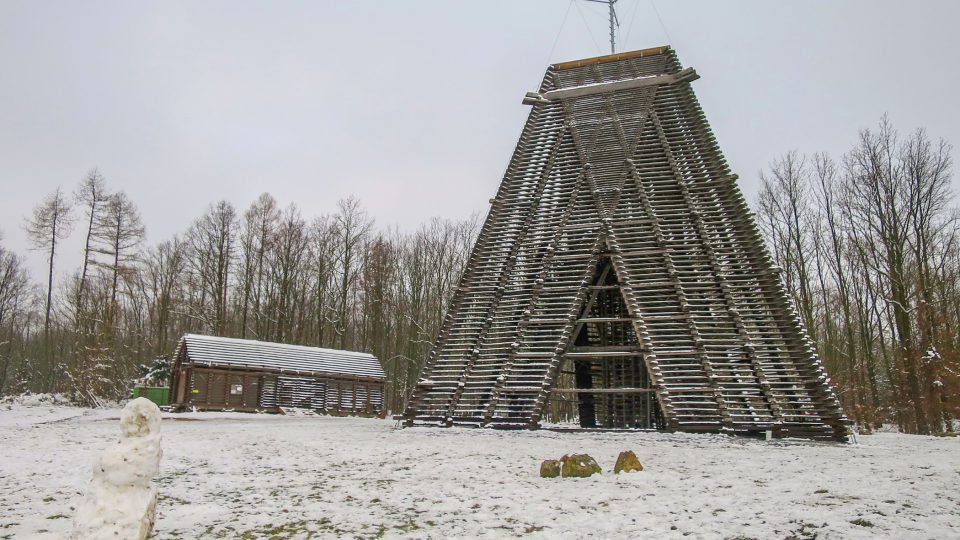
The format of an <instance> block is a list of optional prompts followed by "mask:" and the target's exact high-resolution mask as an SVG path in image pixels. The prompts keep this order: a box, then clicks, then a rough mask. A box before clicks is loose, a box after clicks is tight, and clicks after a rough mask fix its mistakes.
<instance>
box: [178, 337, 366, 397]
mask: <svg viewBox="0 0 960 540" xmlns="http://www.w3.org/2000/svg"><path fill="white" fill-rule="evenodd" d="M171 379H172V381H171V387H170V396H171V398H172V400H173V402H172V407H173V408H174V410H187V409H191V410H192V409H196V410H236V411H249V412H254V411H258V412H284V413H290V412H295V411H296V412H300V411H313V412H319V413H326V414H336V415H360V416H374V415H377V414H380V412H381V411H382V410H383V407H384V399H383V393H384V373H383V369H382V367H381V366H380V362H379V360H377V358H376V357H374V356H373V355H371V354H367V353H359V352H350V351H339V350H333V349H321V348H318V347H305V346H301V345H286V344H282V343H269V342H264V341H255V340H250V339H235V338H224V337H214V336H204V335H197V334H186V335H184V336H183V338H181V339H180V341H179V343H178V344H177V349H176V352H175V353H174V364H173V368H172V377H171Z"/></svg>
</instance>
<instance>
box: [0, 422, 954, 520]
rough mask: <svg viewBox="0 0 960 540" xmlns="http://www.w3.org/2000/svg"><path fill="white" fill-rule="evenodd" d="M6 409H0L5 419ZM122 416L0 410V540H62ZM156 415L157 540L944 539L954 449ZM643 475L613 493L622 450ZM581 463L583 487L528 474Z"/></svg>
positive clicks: (879, 441)
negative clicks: (564, 462)
mask: <svg viewBox="0 0 960 540" xmlns="http://www.w3.org/2000/svg"><path fill="white" fill-rule="evenodd" d="M8 407H9V408H8ZM118 418H119V410H86V409H76V408H69V407H62V406H40V407H38V406H32V407H30V406H22V405H18V404H13V405H0V538H18V539H19V538H62V537H64V536H65V534H66V532H67V531H69V529H70V522H71V520H70V518H71V517H72V515H73V507H74V506H75V504H76V501H77V498H78V497H79V496H80V495H81V493H82V491H83V490H84V489H85V486H86V484H87V482H88V480H89V478H90V466H91V464H92V463H93V460H94V458H95V457H96V456H97V455H98V454H99V453H100V451H101V450H103V448H104V447H106V446H107V445H110V444H116V440H117V439H118V436H119V428H118ZM394 426H395V424H394V422H391V421H387V420H376V419H355V418H329V417H282V416H272V415H246V414H239V413H233V414H229V413H223V414H216V413H207V414H188V415H165V419H164V421H163V422H162V431H163V452H164V456H163V461H162V463H161V476H160V480H159V489H160V502H159V506H158V517H157V524H156V530H155V536H154V537H155V538H327V537H336V536H346V537H361V538H373V537H388V538H389V537H398V536H404V537H413V538H446V537H476V536H487V537H495V538H498V537H510V536H519V535H526V534H532V535H535V536H540V537H544V538H574V537H583V536H590V535H595V536H597V537H605V538H611V537H637V536H639V537H648V538H813V537H814V536H816V537H817V538H820V539H824V538H877V537H889V538H957V537H960V490H958V488H957V486H958V485H960V439H951V438H933V437H918V436H906V435H897V434H886V433H885V434H878V435H872V436H861V437H860V439H859V444H850V445H837V444H822V443H810V442H804V441H774V442H764V441H759V440H747V439H742V438H733V437H726V436H719V435H685V434H655V433H647V434H637V433H633V434H628V433H593V434H587V433H556V432H550V431H539V432H503V431H490V430H462V429H445V430H441V429H423V428H415V429H403V430H395V429H394ZM628 449H629V450H633V451H635V452H636V453H637V455H638V456H639V457H640V460H641V461H642V462H643V465H644V467H645V468H646V470H645V471H643V472H640V473H633V474H624V475H619V476H615V475H613V474H612V473H611V472H610V470H611V469H612V468H613V463H614V461H615V459H616V456H617V454H618V453H619V452H620V451H621V450H628ZM570 452H586V453H589V454H591V455H592V456H593V457H595V458H596V459H597V461H598V462H599V463H600V464H601V466H602V467H603V468H604V473H603V475H602V476H594V477H591V478H587V479H560V478H556V479H542V478H540V477H539V476H538V470H539V465H540V462H541V460H543V459H548V458H558V457H560V456H561V455H563V454H565V453H570Z"/></svg>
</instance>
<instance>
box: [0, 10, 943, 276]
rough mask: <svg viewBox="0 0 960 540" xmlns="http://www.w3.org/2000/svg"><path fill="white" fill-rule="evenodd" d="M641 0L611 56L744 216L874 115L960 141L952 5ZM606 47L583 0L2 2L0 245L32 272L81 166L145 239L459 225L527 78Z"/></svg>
mask: <svg viewBox="0 0 960 540" xmlns="http://www.w3.org/2000/svg"><path fill="white" fill-rule="evenodd" d="M655 5H656V8H657V10H658V11H659V14H660V17H661V18H662V21H663V25H661V23H660V21H659V20H658V17H657V11H655V10H654V8H653V7H652V4H651V2H650V0H620V2H619V4H618V8H619V13H620V21H621V30H620V33H621V43H622V45H621V47H618V49H619V50H630V49H639V48H645V47H651V46H657V45H662V44H671V45H673V46H674V47H675V48H676V49H677V51H678V54H679V55H680V58H681V60H682V61H683V63H684V64H685V65H687V66H692V67H694V68H696V69H697V71H698V72H699V73H700V75H701V77H702V78H701V79H700V80H698V81H697V82H695V83H694V88H695V90H696V92H697V94H698V96H699V98H700V101H701V104H702V105H703V108H704V110H705V112H706V114H707V117H708V119H709V120H710V122H711V124H712V126H713V129H714V131H715V132H716V134H717V137H718V139H719V142H720V146H721V148H722V149H723V150H724V152H725V154H726V156H727V159H728V160H729V162H730V164H731V166H732V168H733V170H734V171H735V172H736V173H738V174H739V175H740V178H741V186H742V187H743V188H744V190H745V191H746V194H747V196H748V197H749V198H751V199H752V198H753V194H754V193H755V191H756V187H757V172H758V171H759V170H760V169H761V168H763V167H764V166H766V164H767V163H768V162H769V161H770V160H771V159H772V158H774V157H776V156H777V155H779V154H782V153H783V152H785V151H787V150H790V149H797V150H800V151H802V152H815V151H829V152H832V153H835V154H839V153H841V152H843V151H845V150H846V149H847V148H848V147H849V146H850V144H851V143H852V142H853V140H854V139H855V137H856V134H857V130H858V129H860V128H862V127H869V126H872V125H874V124H875V123H876V122H877V120H878V119H879V118H880V116H881V115H882V114H884V113H888V114H889V115H890V118H891V120H892V121H893V122H894V124H895V125H896V126H897V127H899V128H900V129H901V130H910V129H913V128H915V127H917V126H924V127H926V128H927V129H928V130H929V132H930V134H931V135H933V136H935V137H943V138H945V139H947V140H949V141H951V142H953V143H955V144H956V143H960V108H958V106H957V102H956V99H957V98H956V96H957V88H958V87H960V85H958V84H957V83H958V72H957V53H958V51H960V32H958V30H957V22H958V21H960V2H956V1H940V2H934V1H927V2H924V1H911V2H903V1H902V0H901V1H896V2H895V1H878V0H858V1H835V0H832V1H827V0H821V1H803V2H791V3H787V2H771V1H769V0H766V1H739V2H736V1H724V2H717V1H710V0H704V1H694V0H656V2H655ZM565 15H566V18H565ZM561 25H562V30H561ZM588 30H589V31H588ZM606 32H607V29H606V14H605V8H604V7H603V6H600V5H596V4H590V3H588V2H585V1H583V0H576V3H575V4H573V5H572V7H571V1H570V0H484V1H480V0H474V1H467V0H458V1H453V0H446V1H441V0H432V1H426V0H424V1H418V0H405V1H399V0H395V1H365V2H361V1H344V0H340V1H336V2H334V1H329V2H328V1H304V2H293V1H272V2H267V1H262V2H249V1H236V0H232V1H222V2H215V1H203V2H194V1H190V2H171V1H164V2H126V1H110V2H108V1H102V2H72V1H71V2H39V1H32V0H30V1H11V0H2V1H0V185H2V190H0V234H2V242H3V244H4V245H5V246H7V247H9V248H12V249H14V250H16V251H18V252H21V253H23V254H25V255H28V256H29V257H30V262H31V268H33V269H34V270H35V271H40V269H41V268H42V261H43V256H42V255H41V254H39V253H36V252H30V253H28V252H27V247H28V245H27V242H26V238H25V234H24V233H23V229H22V223H23V219H24V216H25V215H27V214H28V213H29V212H30V209H31V208H32V207H33V206H34V205H35V204H37V203H38V202H39V201H40V200H41V199H42V198H43V197H44V196H45V195H46V194H48V193H50V192H51V191H52V190H54V189H55V188H56V187H57V186H58V185H59V186H63V187H64V188H65V189H67V190H70V191H72V190H73V189H74V187H75V186H76V184H77V182H78V181H79V180H80V178H81V177H82V176H83V175H84V174H85V173H86V171H88V170H89V169H91V168H92V167H94V166H98V167H99V168H100V170H101V171H102V172H103V174H104V175H105V176H106V178H107V181H108V183H109V185H110V187H112V188H113V189H123V190H125V191H126V192H127V193H128V194H129V195H130V197H131V198H132V199H133V200H134V201H135V202H136V203H137V204H138V205H139V208H140V211H141V213H142V215H143V219H144V222H145V223H146V225H147V231H148V241H149V242H150V243H153V242H156V241H159V240H163V239H166V238H168V237H169V236H171V235H173V234H174V233H177V232H180V231H183V230H185V229H186V228H187V226H188V225H189V223H190V221H191V220H192V219H193V218H195V217H196V216H199V215H200V214H201V213H202V212H203V211H204V210H205V208H206V207H207V205H208V204H209V203H211V202H213V201H215V200H218V199H221V198H225V199H228V200H230V201H231V202H233V203H234V204H235V205H236V206H237V207H238V209H240V210H241V211H242V210H243V209H244V208H246V206H247V205H249V203H250V202H251V201H252V200H253V199H254V198H255V197H256V196H257V195H258V194H259V193H261V192H263V191H269V192H270V193H272V194H273V195H274V196H275V197H276V198H277V199H278V201H279V202H280V203H281V204H282V205H286V204H288V203H290V202H296V204H298V205H299V206H300V207H301V209H302V210H303V212H304V214H305V215H307V216H312V215H318V214H321V213H325V212H330V211H332V210H333V209H334V205H335V201H336V200H337V199H339V198H342V197H346V196H348V195H351V194H353V195H356V196H358V197H360V198H361V200H362V201H363V203H364V204H365V206H366V207H367V209H368V210H369V212H370V213H371V215H373V216H375V217H376V219H377V223H378V225H379V226H381V227H387V226H393V225H397V226H399V227H400V228H401V229H412V228H414V227H416V225H417V224H418V223H419V222H421V221H423V220H424V219H426V218H428V217H430V216H442V217H449V218H461V217H465V216H468V215H469V214H470V213H472V212H483V211H485V210H486V208H487V199H488V198H489V197H491V196H492V195H493V194H494V192H495V190H496V187H497V185H498V183H499V181H500V177H501V175H502V173H503V170H504V168H505V166H506V164H507V161H508V159H509V157H510V153H511V151H512V149H513V146H514V144H515V142H516V137H517V136H518V134H519V132H520V128H521V127H522V124H523V122H524V120H525V119H526V116H527V112H528V108H527V107H525V106H523V105H521V103H520V101H521V98H522V97H523V94H524V92H526V91H528V90H534V89H535V88H536V86H537V84H538V83H539V81H540V79H541V78H542V75H543V71H544V69H545V68H546V65H547V64H548V63H550V62H557V61H563V60H571V59H576V58H582V57H588V56H595V55H597V54H601V53H606V52H607V44H606V40H607V37H606ZM554 43H555V44H556V45H555V47H554ZM955 185H956V182H955ZM79 236H80V235H79V234H74V236H73V237H72V238H71V239H70V241H69V243H68V244H66V245H65V255H64V257H63V258H62V259H60V261H59V266H60V269H61V270H64V271H65V270H68V269H69V267H70V266H72V265H75V264H77V263H78V260H79V250H80V247H81V239H80V238H79ZM37 277H39V276H37Z"/></svg>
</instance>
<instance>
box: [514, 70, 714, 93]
mask: <svg viewBox="0 0 960 540" xmlns="http://www.w3.org/2000/svg"><path fill="white" fill-rule="evenodd" d="M699 78H700V76H699V75H697V72H696V70H694V69H693V68H686V69H683V70H681V71H678V72H677V73H670V74H667V75H652V76H647V77H637V78H634V79H626V80H622V81H613V82H603V83H595V84H585V85H583V86H574V87H571V88H560V89H559V90H550V91H548V92H544V93H542V94H539V95H538V96H539V97H540V98H542V99H545V100H547V101H556V100H560V99H570V98H575V97H583V96H590V95H594V94H605V93H608V92H617V91H620V90H631V89H634V88H643V87H647V86H662V85H665V84H679V83H687V82H692V81H695V80H697V79H699ZM528 97H532V96H528Z"/></svg>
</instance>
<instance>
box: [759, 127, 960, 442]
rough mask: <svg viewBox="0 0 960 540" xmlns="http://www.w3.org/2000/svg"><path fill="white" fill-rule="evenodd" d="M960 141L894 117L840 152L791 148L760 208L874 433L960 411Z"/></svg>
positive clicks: (816, 328) (859, 415)
mask: <svg viewBox="0 0 960 540" xmlns="http://www.w3.org/2000/svg"><path fill="white" fill-rule="evenodd" d="M952 167H953V164H952V162H951V147H950V146H949V145H948V144H947V143H946V142H944V141H935V140H931V138H930V137H929V136H928V135H927V134H926V133H925V132H924V131H923V130H917V131H914V132H912V133H910V134H909V135H904V134H900V133H898V132H897V131H896V130H895V129H894V127H893V126H892V125H891V124H890V123H889V122H888V120H887V119H886V118H884V119H883V120H881V122H880V124H879V126H877V127H876V128H873V129H869V130H864V131H861V132H860V135H859V137H858V139H857V143H856V145H855V146H854V147H853V148H851V149H850V150H849V151H848V152H847V153H845V154H844V155H842V156H840V157H839V158H833V157H831V156H829V155H826V154H816V155H812V156H803V155H799V154H797V153H787V154H785V155H784V156H782V157H781V158H779V159H777V160H775V161H774V162H773V163H772V164H771V166H770V169H769V171H766V172H764V173H763V174H762V184H763V185H762V188H761V191H760V193H759V195H758V197H757V200H756V211H757V214H758V218H759V221H760V226H761V228H762V229H763V231H764V233H765V235H766V237H767V240H768V242H769V244H770V245H771V247H772V250H773V255H774V258H775V260H776V261H777V264H778V265H779V266H780V267H781V269H782V275H783V279H784V282H785V284H786V287H787V289H788V291H789V292H790V294H791V295H792V296H793V298H794V301H795V303H796V306H797V311H798V314H799V316H800V318H801V319H802V320H803V322H804V323H805V325H806V327H807V330H808V332H809V334H810V337H811V338H812V339H813V341H814V343H815V344H816V345H817V347H818V350H819V353H820V356H821V358H822V360H823V361H824V363H825V364H826V366H827V369H828V372H829V373H830V374H831V376H832V378H833V382H834V383H835V384H836V386H837V388H838V391H839V394H840V398H841V401H842V403H843V405H844V408H845V410H846V412H847V415H848V416H849V417H850V418H851V419H853V420H855V421H856V422H857V424H858V425H860V426H861V427H862V428H864V429H870V428H871V427H873V426H876V425H877V424H879V423H883V422H889V423H894V424H897V425H899V426H900V428H901V429H902V430H904V431H907V432H911V433H939V432H943V431H944V430H947V429H951V428H952V426H953V424H952V422H953V421H955V420H956V419H957V418H958V415H960V403H958V398H960V377H958V374H960V362H958V361H960V358H958V352H960V351H958V346H960V343H958V338H960V335H958V329H960V289H958V286H960V251H958V241H960V237H958V231H957V217H958V213H957V208H956V207H955V206H953V190H952V188H951V171H952Z"/></svg>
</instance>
